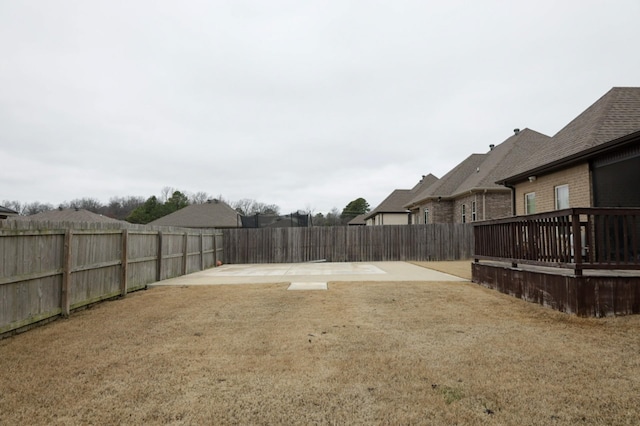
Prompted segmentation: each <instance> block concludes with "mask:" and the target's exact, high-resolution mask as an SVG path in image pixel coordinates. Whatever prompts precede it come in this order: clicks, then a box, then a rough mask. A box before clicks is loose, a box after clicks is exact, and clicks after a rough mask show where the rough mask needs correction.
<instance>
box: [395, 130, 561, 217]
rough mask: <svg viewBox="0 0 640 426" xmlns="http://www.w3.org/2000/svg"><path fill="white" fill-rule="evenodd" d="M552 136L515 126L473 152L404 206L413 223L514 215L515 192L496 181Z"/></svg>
mask: <svg viewBox="0 0 640 426" xmlns="http://www.w3.org/2000/svg"><path fill="white" fill-rule="evenodd" d="M548 139H549V137H548V136H546V135H543V134H541V133H538V132H536V131H534V130H531V129H524V130H522V131H520V130H519V129H515V130H514V135H512V136H511V137H509V138H508V139H506V140H505V141H504V142H502V143H501V144H499V145H497V146H496V145H489V148H490V150H489V152H487V153H485V154H471V155H470V156H469V157H467V158H466V159H465V160H464V161H462V162H461V163H460V164H458V165H457V166H456V167H454V168H453V169H452V170H451V171H449V172H448V173H447V174H445V175H444V176H443V177H442V178H440V180H438V181H437V182H435V183H434V184H433V185H431V186H429V187H427V188H426V189H424V190H423V191H422V192H420V193H418V194H417V195H416V196H414V197H413V198H412V199H411V200H410V201H409V202H407V203H406V205H405V207H406V208H408V209H409V210H410V211H411V214H412V217H414V218H415V219H416V220H414V221H413V223H419V224H424V223H466V222H475V221H478V220H489V219H497V218H502V217H507V216H511V215H512V214H513V213H512V192H511V190H510V189H509V188H507V187H504V186H502V185H498V184H496V183H495V182H496V180H497V179H498V178H499V176H503V175H504V174H505V173H509V171H510V170H512V169H513V168H514V167H516V166H517V165H518V164H519V163H520V162H522V161H523V160H524V159H526V158H527V157H528V156H530V155H532V153H533V152H535V151H536V150H537V149H539V148H540V146H541V145H542V144H543V143H544V142H545V141H547V140H548Z"/></svg>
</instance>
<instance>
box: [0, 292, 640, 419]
mask: <svg viewBox="0 0 640 426" xmlns="http://www.w3.org/2000/svg"><path fill="white" fill-rule="evenodd" d="M286 288H287V283H282V284H268V285H234V286H210V287H207V286H193V287H156V288H153V289H151V290H147V291H141V292H137V293H134V294H131V295H129V296H127V297H126V298H125V299H122V300H116V301H113V302H108V303H103V304H100V305H97V306H96V307H94V308H93V309H91V310H86V311H82V312H80V313H78V314H76V315H73V316H72V317H71V318H70V319H67V320H59V321H56V322H54V323H51V324H48V325H46V326H44V327H40V328H37V329H34V330H31V331H29V332H27V333H24V334H20V335H16V336H13V337H11V338H8V339H4V340H2V341H0V359H1V360H2V369H0V424H30V425H31V424H59V425H62V424H64V425H66V424H92V423H93V424H143V423H144V424H176V425H179V424H185V425H187V424H189V425H190V424H305V425H306V424H524V425H527V424H529V425H542V424H545V425H546V424H553V425H572V424H576V423H580V424H636V423H637V421H638V419H639V418H640V406H639V405H638V403H637V396H638V395H639V394H640V357H639V356H638V353H640V332H639V331H640V316H630V317H621V318H606V319H585V318H577V317H573V316H569V315H566V314H562V313H558V312H555V311H551V310H549V309H546V308H543V307H540V306H537V305H534V304H531V303H527V302H523V301H521V300H518V299H514V298H512V297H509V296H506V295H503V294H501V293H498V292H495V291H492V290H488V289H486V288H484V287H480V286H476V285H474V284H471V283H460V282H455V283H451V282H449V283H415V282H414V283H400V282H394V283H380V282H362V283H343V284H337V283H329V290H328V291H297V292H294V291H287V290H286Z"/></svg>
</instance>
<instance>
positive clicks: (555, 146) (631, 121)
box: [504, 87, 640, 180]
mask: <svg viewBox="0 0 640 426" xmlns="http://www.w3.org/2000/svg"><path fill="white" fill-rule="evenodd" d="M639 130H640V87H614V88H612V89H611V90H609V91H608V92H607V93H606V94H604V95H603V96H602V97H601V98H600V99H598V100H597V101H596V102H595V103H594V104H593V105H591V106H590V107H589V108H587V109H586V110H585V111H583V112H582V113H581V114H580V115H578V116H577V117H576V118H574V119H573V120H572V121H571V122H570V123H569V124H567V125H566V126H565V127H563V128H562V129H561V130H560V131H559V132H558V133H556V134H555V135H554V136H553V137H552V138H551V139H549V140H548V141H547V142H546V143H544V144H543V145H542V147H541V148H540V149H539V150H537V151H536V152H534V153H532V155H531V156H530V158H529V159H528V160H526V161H523V162H522V163H521V164H520V166H519V167H517V168H514V170H512V171H511V172H510V173H509V174H508V175H506V176H505V177H504V180H507V179H508V178H512V177H516V176H518V175H521V174H526V172H528V171H532V170H535V169H538V168H540V167H544V166H546V165H550V164H552V163H556V162H561V161H562V160H565V159H569V158H570V157H572V156H574V155H578V154H580V153H581V152H584V151H587V150H589V149H591V148H594V147H598V146H600V145H603V144H605V143H607V142H611V141H613V140H615V139H618V138H621V137H623V136H626V135H629V134H631V133H634V132H637V131H639Z"/></svg>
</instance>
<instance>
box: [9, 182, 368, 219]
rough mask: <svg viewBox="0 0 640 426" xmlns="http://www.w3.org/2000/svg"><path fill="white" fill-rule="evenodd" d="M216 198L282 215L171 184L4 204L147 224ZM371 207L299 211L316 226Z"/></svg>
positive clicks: (27, 211) (361, 203) (25, 210)
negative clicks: (101, 196) (152, 191)
mask: <svg viewBox="0 0 640 426" xmlns="http://www.w3.org/2000/svg"><path fill="white" fill-rule="evenodd" d="M214 198H215V199H218V200H220V201H223V202H225V203H227V204H228V205H229V206H231V207H232V208H233V209H234V210H236V211H237V212H238V213H240V214H241V215H243V216H251V215H256V214H263V215H280V207H279V206H277V205H276V204H267V203H262V202H259V201H256V200H252V199H249V198H243V199H241V200H238V201H230V200H226V199H224V198H223V197H222V196H221V195H220V196H217V197H213V196H211V195H210V194H208V193H206V192H196V193H189V192H186V191H180V190H177V189H175V188H172V187H168V186H167V187H164V188H162V190H161V191H160V195H159V196H155V195H152V196H150V197H148V198H146V199H145V198H144V197H140V196H125V197H112V198H111V199H109V202H108V203H106V204H103V203H101V202H100V201H99V200H97V199H95V198H91V197H84V198H77V199H74V200H71V201H65V202H63V203H60V204H59V205H58V206H54V205H52V204H50V203H41V202H39V201H34V202H31V203H23V202H21V201H17V200H4V201H3V202H2V205H3V206H4V207H7V208H9V209H12V210H15V211H16V212H18V214H20V215H22V216H30V215H34V214H37V213H41V212H45V211H49V210H54V209H61V210H63V209H84V210H88V211H90V212H93V213H96V214H101V215H103V216H107V217H110V218H113V219H118V220H125V221H127V222H130V223H138V224H146V223H149V222H152V221H154V220H156V219H159V218H161V217H163V216H166V215H168V214H171V213H173V212H175V211H177V210H179V209H182V208H184V207H187V206H188V205H191V204H204V203H206V202H208V201H209V200H212V199H214ZM369 211H370V207H369V203H367V201H366V200H365V199H364V198H357V199H355V200H353V201H351V202H349V203H348V204H347V205H346V206H345V208H344V209H342V211H339V210H338V209H337V208H336V207H334V208H333V209H331V211H329V212H328V213H326V214H323V213H316V214H314V213H313V211H311V209H306V210H299V211H298V212H299V213H302V214H309V215H310V216H311V220H312V223H313V225H314V226H338V225H346V224H347V223H348V222H349V221H350V220H352V219H353V218H354V217H356V216H358V215H360V214H364V213H367V212H369Z"/></svg>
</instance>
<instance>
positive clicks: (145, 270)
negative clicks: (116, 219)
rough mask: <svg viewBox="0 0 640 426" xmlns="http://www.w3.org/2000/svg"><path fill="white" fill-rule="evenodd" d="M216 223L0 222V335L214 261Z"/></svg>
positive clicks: (217, 250)
mask: <svg viewBox="0 0 640 426" xmlns="http://www.w3.org/2000/svg"><path fill="white" fill-rule="evenodd" d="M221 252H222V234H221V233H220V232H218V231H213V230H180V231H176V230H167V231H160V230H144V229H141V228H140V229H66V230H65V229H63V230H46V229H42V230H38V229H27V230H6V229H5V230H3V229H0V262H1V263H0V336H1V335H2V334H4V333H7V332H10V331H12V330H16V329H19V328H21V327H25V326H28V325H30V324H33V323H36V322H39V321H42V320H46V319H49V318H53V317H56V316H59V315H64V316H67V315H69V312H70V311H72V310H74V309H77V308H79V307H82V306H85V305H88V304H91V303H94V302H98V301H100V300H105V299H109V298H113V297H116V296H124V295H126V294H127V292H131V291H134V290H138V289H141V288H145V287H146V285H147V284H149V283H151V282H155V281H160V280H163V279H168V278H173V277H176V276H180V275H184V274H188V273H191V272H196V271H200V270H203V269H206V268H210V267H212V266H215V264H216V261H217V260H220V259H221V256H222V253H221Z"/></svg>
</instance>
